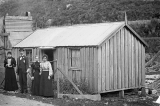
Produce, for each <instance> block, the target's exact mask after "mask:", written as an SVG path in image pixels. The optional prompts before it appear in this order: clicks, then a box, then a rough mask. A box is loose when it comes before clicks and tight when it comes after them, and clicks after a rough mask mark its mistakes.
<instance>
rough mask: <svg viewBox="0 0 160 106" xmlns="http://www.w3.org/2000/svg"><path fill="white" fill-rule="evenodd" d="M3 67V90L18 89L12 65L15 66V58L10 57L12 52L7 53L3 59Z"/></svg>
mask: <svg viewBox="0 0 160 106" xmlns="http://www.w3.org/2000/svg"><path fill="white" fill-rule="evenodd" d="M4 67H5V85H4V90H6V91H9V92H10V91H16V90H18V85H17V80H16V75H15V71H14V67H16V60H15V59H14V58H13V57H12V53H11V52H8V53H7V58H6V59H5V60H4Z"/></svg>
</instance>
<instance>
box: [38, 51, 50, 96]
mask: <svg viewBox="0 0 160 106" xmlns="http://www.w3.org/2000/svg"><path fill="white" fill-rule="evenodd" d="M47 60H48V56H47V55H46V54H45V55H43V57H42V62H41V63H40V75H41V77H40V96H44V97H51V96H53V87H52V75H53V70H52V66H51V63H50V62H49V61H47Z"/></svg>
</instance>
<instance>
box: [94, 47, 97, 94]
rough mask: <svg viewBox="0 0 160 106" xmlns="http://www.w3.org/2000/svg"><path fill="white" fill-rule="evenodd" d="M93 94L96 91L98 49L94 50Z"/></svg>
mask: <svg viewBox="0 0 160 106" xmlns="http://www.w3.org/2000/svg"><path fill="white" fill-rule="evenodd" d="M93 80H94V92H95V93H97V91H98V49H97V48H94V79H93Z"/></svg>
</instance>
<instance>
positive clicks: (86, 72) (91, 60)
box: [54, 47, 98, 92]
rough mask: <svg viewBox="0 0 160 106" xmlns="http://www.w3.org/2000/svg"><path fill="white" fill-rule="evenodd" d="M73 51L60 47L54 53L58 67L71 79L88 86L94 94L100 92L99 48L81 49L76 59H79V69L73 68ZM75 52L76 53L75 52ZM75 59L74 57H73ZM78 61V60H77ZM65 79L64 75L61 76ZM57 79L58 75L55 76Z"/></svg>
mask: <svg viewBox="0 0 160 106" xmlns="http://www.w3.org/2000/svg"><path fill="white" fill-rule="evenodd" d="M71 50H74V48H67V47H58V48H57V50H56V52H55V53H54V57H55V59H57V60H58V67H59V68H60V69H61V70H62V71H63V72H65V74H66V75H67V76H69V78H71V79H73V80H77V81H81V82H84V81H85V83H87V84H88V86H89V88H90V90H91V91H93V92H97V90H98V80H97V79H98V76H97V75H98V71H97V69H98V67H97V61H98V58H97V48H96V47H81V48H79V53H78V54H77V55H76V54H74V53H72V54H73V55H75V56H77V57H75V58H78V59H79V63H78V62H77V64H78V67H71V62H70V59H71ZM73 52H74V51H73ZM73 57H74V56H73ZM76 61H77V60H76ZM59 75H60V77H61V78H63V76H62V74H59ZM55 78H56V75H55Z"/></svg>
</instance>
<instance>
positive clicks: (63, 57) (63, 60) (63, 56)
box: [61, 47, 66, 77]
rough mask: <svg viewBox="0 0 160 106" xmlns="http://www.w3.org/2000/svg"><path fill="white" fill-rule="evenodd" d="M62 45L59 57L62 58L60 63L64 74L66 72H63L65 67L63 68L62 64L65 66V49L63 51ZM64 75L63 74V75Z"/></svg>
mask: <svg viewBox="0 0 160 106" xmlns="http://www.w3.org/2000/svg"><path fill="white" fill-rule="evenodd" d="M64 49H65V48H64V47H63V48H62V54H61V58H62V60H61V64H62V71H63V72H64V73H65V74H66V72H65V69H64V66H65V64H64V62H65V51H64ZM63 77H64V76H63Z"/></svg>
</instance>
